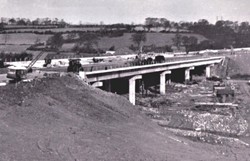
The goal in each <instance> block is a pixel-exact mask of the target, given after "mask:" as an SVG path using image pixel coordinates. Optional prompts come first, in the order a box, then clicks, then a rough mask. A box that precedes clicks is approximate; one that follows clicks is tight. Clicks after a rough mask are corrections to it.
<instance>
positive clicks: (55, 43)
mask: <svg viewBox="0 0 250 161" xmlns="http://www.w3.org/2000/svg"><path fill="white" fill-rule="evenodd" d="M47 43H48V44H50V45H51V47H52V48H53V49H56V50H59V48H61V47H62V45H63V36H62V34H61V33H56V34H55V35H54V36H52V37H51V38H49V40H48V42H47Z"/></svg>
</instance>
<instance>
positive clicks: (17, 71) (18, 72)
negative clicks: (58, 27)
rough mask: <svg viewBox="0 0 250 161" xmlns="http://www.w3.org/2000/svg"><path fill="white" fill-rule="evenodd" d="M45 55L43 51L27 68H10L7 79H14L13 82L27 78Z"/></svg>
mask: <svg viewBox="0 0 250 161" xmlns="http://www.w3.org/2000/svg"><path fill="white" fill-rule="evenodd" d="M43 55H44V51H41V52H40V53H39V54H38V55H37V56H36V57H35V58H34V59H33V60H32V61H31V62H30V64H29V65H28V66H27V67H25V66H10V67H8V69H9V71H8V73H7V78H9V79H12V80H13V81H15V82H16V81H21V80H23V79H26V78H27V73H30V72H32V67H33V65H34V64H35V63H36V62H37V60H39V59H40V58H41V57H42V56H43Z"/></svg>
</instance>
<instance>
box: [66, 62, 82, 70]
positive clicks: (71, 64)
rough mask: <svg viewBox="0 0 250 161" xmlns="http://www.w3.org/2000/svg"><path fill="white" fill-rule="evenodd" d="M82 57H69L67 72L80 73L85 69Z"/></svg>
mask: <svg viewBox="0 0 250 161" xmlns="http://www.w3.org/2000/svg"><path fill="white" fill-rule="evenodd" d="M80 61H81V59H69V66H68V68H67V72H74V73H79V71H83V68H82V64H81V62H80Z"/></svg>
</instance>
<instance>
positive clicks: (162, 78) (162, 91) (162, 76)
mask: <svg viewBox="0 0 250 161" xmlns="http://www.w3.org/2000/svg"><path fill="white" fill-rule="evenodd" d="M166 74H171V71H169V70H167V71H164V72H162V73H161V74H160V94H162V95H164V94H166Z"/></svg>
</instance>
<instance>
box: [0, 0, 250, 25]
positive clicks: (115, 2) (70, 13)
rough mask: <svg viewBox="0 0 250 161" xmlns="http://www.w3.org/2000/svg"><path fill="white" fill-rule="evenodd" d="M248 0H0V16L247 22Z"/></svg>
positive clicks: (93, 20)
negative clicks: (148, 18) (219, 19)
mask: <svg viewBox="0 0 250 161" xmlns="http://www.w3.org/2000/svg"><path fill="white" fill-rule="evenodd" d="M249 6H250V0H0V17H22V18H24V17H25V18H30V19H35V18H37V17H39V18H44V17H50V18H55V17H57V18H60V19H61V18H63V19H64V20H65V21H67V22H71V23H79V22H80V21H82V23H86V22H89V23H99V22H100V21H103V22H104V23H105V24H108V23H131V22H134V23H143V22H144V20H145V18H146V17H165V18H167V19H169V20H171V21H197V20H199V19H207V20H209V22H211V23H214V22H215V21H216V16H219V17H221V16H222V17H223V19H224V20H228V19H229V20H233V21H240V22H241V21H250V9H249Z"/></svg>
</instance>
